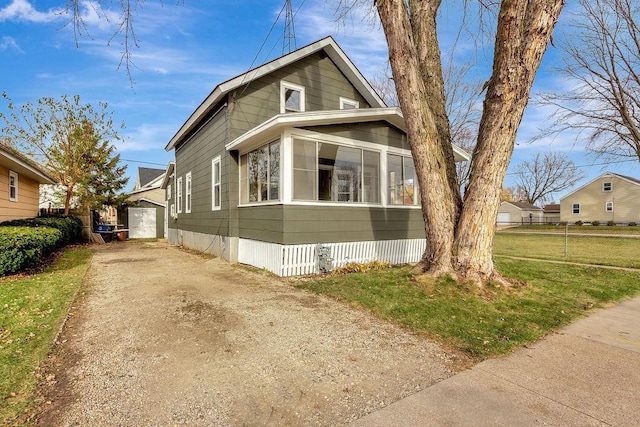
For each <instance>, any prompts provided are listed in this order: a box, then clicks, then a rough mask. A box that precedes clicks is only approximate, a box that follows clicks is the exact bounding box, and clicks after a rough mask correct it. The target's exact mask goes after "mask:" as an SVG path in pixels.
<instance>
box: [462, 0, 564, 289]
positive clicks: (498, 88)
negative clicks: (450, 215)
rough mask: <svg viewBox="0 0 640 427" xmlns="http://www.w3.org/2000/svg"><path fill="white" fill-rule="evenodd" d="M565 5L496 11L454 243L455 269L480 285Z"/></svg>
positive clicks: (524, 3)
mask: <svg viewBox="0 0 640 427" xmlns="http://www.w3.org/2000/svg"><path fill="white" fill-rule="evenodd" d="M563 5H564V0H553V1H550V0H510V1H509V0H505V1H503V2H502V5H501V7H500V13H499V17H498V30H497V34H496V43H495V52H494V62H493V74H492V76H491V79H490V80H489V83H488V87H487V94H486V97H485V101H484V109H483V115H482V119H481V121H480V129H479V132H478V143H477V145H476V149H475V152H474V156H473V160H472V165H471V179H470V183H469V186H468V187H467V192H466V193H465V199H464V207H463V210H462V214H461V216H460V221H459V224H458V233H457V238H456V242H455V248H454V251H455V255H454V256H455V257H456V260H455V269H456V270H457V271H458V272H459V273H460V274H461V275H462V276H464V277H466V278H467V279H470V280H473V281H475V282H478V283H483V282H485V281H486V280H490V279H500V276H499V275H498V274H497V273H496V271H495V269H494V266H493V257H492V253H493V237H494V233H495V224H496V218H497V215H498V205H499V203H500V189H501V187H502V183H503V181H504V177H505V174H506V171H507V167H508V165H509V160H510V159H511V154H512V153H513V147H514V143H515V138H516V133H517V131H518V127H519V126H520V122H521V120H522V115H523V114H524V109H525V107H526V105H527V102H528V99H529V93H530V91H531V86H532V84H533V79H534V77H535V75H536V72H537V70H538V67H539V66H540V62H541V61H542V56H543V54H544V52H545V50H546V47H547V45H548V43H549V40H550V39H551V32H552V31H553V28H554V27H555V24H556V22H557V19H558V16H559V15H560V11H561V10H562V7H563Z"/></svg>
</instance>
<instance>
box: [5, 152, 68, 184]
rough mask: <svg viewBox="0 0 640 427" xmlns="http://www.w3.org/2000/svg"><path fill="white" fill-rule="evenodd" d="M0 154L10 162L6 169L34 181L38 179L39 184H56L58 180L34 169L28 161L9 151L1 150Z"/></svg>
mask: <svg viewBox="0 0 640 427" xmlns="http://www.w3.org/2000/svg"><path fill="white" fill-rule="evenodd" d="M0 155H2V156H3V157H5V158H6V159H7V160H9V162H10V163H11V164H10V165H7V168H8V169H10V170H12V171H14V172H16V173H18V174H20V175H25V176H27V177H29V178H31V179H33V180H34V181H38V183H40V184H58V182H57V181H56V180H55V179H53V177H51V176H49V175H48V174H47V173H45V172H44V171H41V170H38V169H36V168H35V167H33V166H31V165H30V164H29V163H27V162H25V161H23V160H22V159H20V158H19V157H16V156H14V155H13V154H11V153H10V152H7V151H4V150H2V153H1V154H0Z"/></svg>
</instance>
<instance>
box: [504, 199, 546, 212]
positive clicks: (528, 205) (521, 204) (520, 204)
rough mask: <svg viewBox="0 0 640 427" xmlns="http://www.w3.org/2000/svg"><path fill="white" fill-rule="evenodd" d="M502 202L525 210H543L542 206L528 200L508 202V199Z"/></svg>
mask: <svg viewBox="0 0 640 427" xmlns="http://www.w3.org/2000/svg"><path fill="white" fill-rule="evenodd" d="M502 203H506V204H508V205H511V206H513V207H516V208H518V209H520V210H523V211H541V210H542V208H540V207H538V206H536V205H532V204H531V203H528V202H507V201H504V202H502Z"/></svg>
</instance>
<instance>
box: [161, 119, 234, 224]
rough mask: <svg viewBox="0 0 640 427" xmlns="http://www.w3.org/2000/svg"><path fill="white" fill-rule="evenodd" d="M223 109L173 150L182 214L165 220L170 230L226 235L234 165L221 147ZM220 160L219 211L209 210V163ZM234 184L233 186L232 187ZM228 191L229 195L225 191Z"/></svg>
mask: <svg viewBox="0 0 640 427" xmlns="http://www.w3.org/2000/svg"><path fill="white" fill-rule="evenodd" d="M226 114H227V111H226V108H224V109H222V110H221V111H220V112H219V113H218V114H217V115H216V116H215V117H214V118H213V119H212V120H211V121H210V122H209V123H207V124H206V125H205V126H203V127H202V128H201V129H199V131H198V132H197V133H196V134H195V135H193V136H192V138H191V140H189V141H188V143H187V144H184V145H182V146H180V147H178V148H177V149H176V153H175V155H176V169H175V176H176V178H180V177H182V213H179V214H178V219H177V220H174V219H169V227H170V228H179V229H182V230H188V231H197V232H200V233H206V234H216V235H222V236H225V235H228V233H229V209H230V206H233V209H237V208H236V206H237V200H235V201H230V200H229V195H230V194H231V195H232V196H233V197H235V198H236V199H237V195H235V194H236V193H237V192H238V191H237V181H238V178H237V175H238V173H237V166H234V164H233V163H234V162H233V160H232V159H231V160H230V156H229V153H228V152H227V151H226V150H225V148H224V145H225V143H226V142H227V136H228V130H227V126H226ZM217 156H220V157H221V177H220V178H221V194H222V196H221V210H218V211H213V210H211V161H212V160H213V159H214V158H215V157H217ZM189 172H191V186H192V201H191V213H186V209H185V206H186V194H187V192H186V174H187V173H189ZM234 182H235V187H233V185H234ZM230 188H231V190H232V191H231V192H230V191H229V189H230ZM171 196H172V203H177V198H176V196H177V189H176V188H173V189H172V194H171ZM176 212H177V207H176Z"/></svg>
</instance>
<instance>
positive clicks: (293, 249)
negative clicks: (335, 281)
mask: <svg viewBox="0 0 640 427" xmlns="http://www.w3.org/2000/svg"><path fill="white" fill-rule="evenodd" d="M426 244H427V242H426V239H402V240H380V241H368V242H341V243H322V244H320V246H323V247H328V248H329V253H330V255H329V257H330V259H331V264H332V266H333V268H336V267H340V266H343V265H345V264H346V263H348V262H359V263H363V262H369V261H374V260H378V261H388V262H390V263H391V264H407V263H414V262H418V261H419V260H420V257H421V256H422V254H423V253H424V249H425V247H426ZM318 246H319V245H317V244H315V243H312V244H304V245H279V244H277V243H267V242H260V241H257V240H248V239H239V241H238V262H240V263H243V264H248V265H252V266H254V267H258V268H264V269H267V270H269V271H271V272H272V273H274V274H277V275H278V276H282V277H288V276H300V275H305V274H317V273H319V272H320V270H319V267H318V253H317V251H318Z"/></svg>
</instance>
